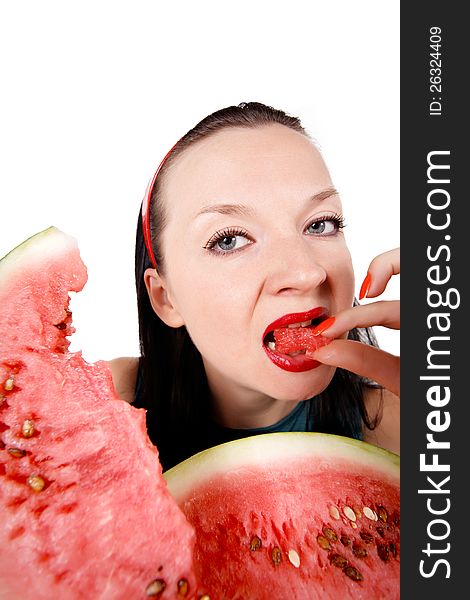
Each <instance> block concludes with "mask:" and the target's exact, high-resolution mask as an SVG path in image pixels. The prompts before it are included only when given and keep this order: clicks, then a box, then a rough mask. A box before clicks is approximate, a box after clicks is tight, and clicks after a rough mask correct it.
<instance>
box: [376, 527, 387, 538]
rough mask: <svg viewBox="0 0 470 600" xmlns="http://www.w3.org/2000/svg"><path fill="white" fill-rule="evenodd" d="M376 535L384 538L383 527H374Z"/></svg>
mask: <svg viewBox="0 0 470 600" xmlns="http://www.w3.org/2000/svg"><path fill="white" fill-rule="evenodd" d="M376 530H377V533H378V534H379V535H380V537H384V535H385V529H384V528H383V527H380V525H379V526H378V527H376Z"/></svg>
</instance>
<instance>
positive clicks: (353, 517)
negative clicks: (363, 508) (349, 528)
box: [343, 506, 356, 522]
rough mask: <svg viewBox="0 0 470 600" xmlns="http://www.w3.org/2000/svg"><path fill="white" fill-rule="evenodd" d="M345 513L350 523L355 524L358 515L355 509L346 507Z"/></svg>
mask: <svg viewBox="0 0 470 600" xmlns="http://www.w3.org/2000/svg"><path fill="white" fill-rule="evenodd" d="M343 513H344V514H345V516H346V517H347V518H348V519H349V520H350V521H353V522H354V521H355V520H356V513H355V512H354V511H353V509H352V508H351V507H350V506H345V507H344V508H343Z"/></svg>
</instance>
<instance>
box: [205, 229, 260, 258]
mask: <svg viewBox="0 0 470 600" xmlns="http://www.w3.org/2000/svg"><path fill="white" fill-rule="evenodd" d="M248 244H251V241H250V240H249V239H248V233H247V232H246V231H244V230H242V229H232V228H230V229H224V230H223V231H217V232H216V233H214V235H213V236H212V237H211V239H210V240H209V241H208V242H207V244H206V245H205V246H204V248H205V249H206V250H210V251H213V252H215V253H217V254H228V253H230V252H236V251H237V250H241V249H242V248H243V247H244V246H246V245H248Z"/></svg>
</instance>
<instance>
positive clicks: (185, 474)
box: [163, 432, 400, 502]
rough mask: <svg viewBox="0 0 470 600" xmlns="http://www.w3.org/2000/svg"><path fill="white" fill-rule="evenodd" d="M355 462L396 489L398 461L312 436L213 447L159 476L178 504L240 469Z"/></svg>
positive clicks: (360, 445)
mask: <svg viewBox="0 0 470 600" xmlns="http://www.w3.org/2000/svg"><path fill="white" fill-rule="evenodd" d="M316 455H317V456H322V457H328V459H329V460H332V461H333V460H334V459H336V458H337V459H344V460H346V461H350V462H351V463H354V462H357V465H358V467H359V468H360V467H371V468H372V469H375V470H377V471H378V472H380V473H381V475H382V477H384V478H387V479H389V480H390V481H391V482H393V483H394V484H395V485H397V486H399V481H400V457H399V456H398V455H397V454H394V453H393V452H389V451H388V450H384V449H383V448H379V447H378V446H373V445H372V444H368V443H367V442H362V441H359V440H355V439H352V438H347V437H343V436H339V435H333V434H327V433H314V432H305V433H297V432H282V433H267V434H261V435H255V436H250V437H246V438H243V439H240V440H234V441H231V442H227V443H225V444H220V445H219V446H214V447H213V448H209V449H208V450H204V451H202V452H199V453H198V454H195V455H194V456H191V457H190V458H188V459H186V460H185V461H183V462H181V463H179V464H178V465H176V466H174V467H173V468H171V469H169V470H168V471H166V472H165V473H164V474H163V477H164V478H165V480H166V482H167V485H168V488H169V490H170V493H171V494H172V496H173V497H174V498H175V500H176V501H177V502H180V501H181V500H182V499H184V498H185V496H186V495H187V494H188V492H189V491H191V490H192V489H195V488H197V487H198V486H200V485H202V484H203V483H204V482H205V481H207V480H209V479H211V478H215V477H217V475H218V474H219V473H227V472H228V471H232V470H237V469H239V468H243V467H268V468H272V467H273V466H274V465H277V466H278V465H281V464H282V462H283V461H286V462H287V461H289V460H291V459H297V458H298V459H302V458H306V457H309V458H311V457H313V456H316Z"/></svg>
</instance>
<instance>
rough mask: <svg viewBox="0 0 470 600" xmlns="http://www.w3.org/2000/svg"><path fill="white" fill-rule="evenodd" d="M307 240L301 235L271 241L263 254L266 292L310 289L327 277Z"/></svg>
mask: <svg viewBox="0 0 470 600" xmlns="http://www.w3.org/2000/svg"><path fill="white" fill-rule="evenodd" d="M314 246H315V244H313V243H312V241H311V240H306V239H303V238H302V237H301V236H292V237H289V239H287V238H285V237H284V238H283V240H282V242H278V243H276V244H273V247H272V248H271V249H270V251H269V252H268V255H269V256H267V269H266V271H265V272H266V273H267V277H266V280H265V286H266V290H267V291H268V293H270V294H274V295H279V294H301V293H305V292H311V291H312V290H313V289H315V288H317V287H318V286H320V285H321V284H322V283H323V282H324V281H325V280H326V277H327V273H326V270H325V267H324V266H323V264H322V260H321V257H320V255H321V254H323V252H320V250H321V249H319V248H315V247H314Z"/></svg>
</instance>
